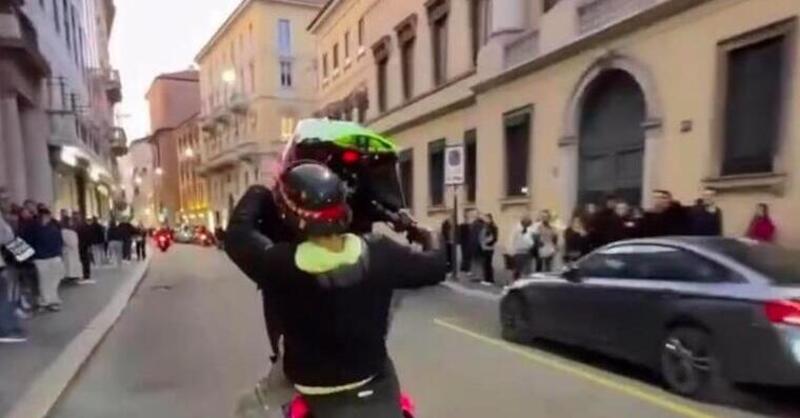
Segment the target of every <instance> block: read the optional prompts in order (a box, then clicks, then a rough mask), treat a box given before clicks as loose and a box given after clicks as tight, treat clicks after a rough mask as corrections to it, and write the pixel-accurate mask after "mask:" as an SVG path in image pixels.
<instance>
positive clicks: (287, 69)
mask: <svg viewBox="0 0 800 418" xmlns="http://www.w3.org/2000/svg"><path fill="white" fill-rule="evenodd" d="M281 87H292V62H291V61H286V60H284V61H281Z"/></svg>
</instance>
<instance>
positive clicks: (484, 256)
mask: <svg viewBox="0 0 800 418" xmlns="http://www.w3.org/2000/svg"><path fill="white" fill-rule="evenodd" d="M493 258H494V251H492V250H489V251H487V250H483V251H481V267H483V281H485V282H488V283H494V266H493V265H492V259H493Z"/></svg>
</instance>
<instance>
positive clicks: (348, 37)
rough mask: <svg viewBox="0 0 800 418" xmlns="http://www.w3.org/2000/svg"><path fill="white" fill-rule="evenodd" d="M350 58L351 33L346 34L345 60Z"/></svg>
mask: <svg viewBox="0 0 800 418" xmlns="http://www.w3.org/2000/svg"><path fill="white" fill-rule="evenodd" d="M349 58H350V31H347V32H345V33H344V60H345V61H347V60H348V59H349Z"/></svg>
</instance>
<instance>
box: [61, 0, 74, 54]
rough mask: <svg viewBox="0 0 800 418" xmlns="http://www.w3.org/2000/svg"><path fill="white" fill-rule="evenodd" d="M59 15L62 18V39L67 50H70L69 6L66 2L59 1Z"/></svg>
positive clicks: (63, 0) (65, 0) (64, 0)
mask: <svg viewBox="0 0 800 418" xmlns="http://www.w3.org/2000/svg"><path fill="white" fill-rule="evenodd" d="M61 6H62V7H61V14H62V15H63V16H64V39H66V41H67V50H71V49H72V36H71V35H72V34H71V32H70V26H69V6H67V0H61Z"/></svg>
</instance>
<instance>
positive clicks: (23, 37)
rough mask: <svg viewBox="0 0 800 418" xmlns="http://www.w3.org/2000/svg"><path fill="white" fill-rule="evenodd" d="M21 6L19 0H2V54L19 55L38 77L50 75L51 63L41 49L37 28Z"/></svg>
mask: <svg viewBox="0 0 800 418" xmlns="http://www.w3.org/2000/svg"><path fill="white" fill-rule="evenodd" d="M19 6H20V2H19V1H13V0H0V20H2V22H3V24H2V25H0V54H2V55H3V56H6V55H8V56H12V57H17V58H18V59H19V60H20V61H21V63H22V64H23V65H24V66H25V67H27V69H29V70H30V71H31V74H32V75H33V76H34V77H36V78H39V77H46V76H49V75H50V65H49V64H48V63H47V60H46V59H45V58H44V56H43V55H42V53H41V51H40V50H39V40H38V35H37V34H36V29H35V28H34V26H33V23H31V21H30V20H28V18H27V17H26V16H25V15H24V14H23V13H22V11H20V10H19Z"/></svg>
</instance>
